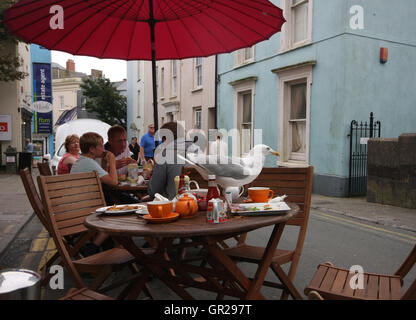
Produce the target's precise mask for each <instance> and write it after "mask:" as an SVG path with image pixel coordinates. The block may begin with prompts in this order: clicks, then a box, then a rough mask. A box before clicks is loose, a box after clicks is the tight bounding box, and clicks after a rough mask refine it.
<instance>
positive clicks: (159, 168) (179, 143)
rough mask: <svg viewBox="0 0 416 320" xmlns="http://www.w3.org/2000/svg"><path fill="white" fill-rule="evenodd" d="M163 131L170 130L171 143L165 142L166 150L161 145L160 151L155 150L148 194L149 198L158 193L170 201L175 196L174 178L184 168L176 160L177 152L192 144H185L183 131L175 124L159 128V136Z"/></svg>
mask: <svg viewBox="0 0 416 320" xmlns="http://www.w3.org/2000/svg"><path fill="white" fill-rule="evenodd" d="M163 129H165V130H170V132H171V133H172V134H171V135H170V136H171V138H173V141H167V143H166V144H167V146H166V148H165V147H164V145H162V146H161V148H162V149H161V150H158V149H156V153H155V166H154V168H153V174H152V177H151V178H150V181H149V185H148V192H149V195H150V196H151V197H154V195H155V194H156V193H159V194H161V195H162V196H164V197H166V198H168V199H169V200H172V199H173V198H174V197H175V196H176V189H175V181H174V178H175V176H179V175H181V174H182V168H183V166H184V163H183V161H178V159H177V153H178V150H182V151H185V149H186V148H187V147H189V144H192V142H186V143H185V129H184V128H183V127H182V126H181V125H180V124H178V123H177V122H167V123H165V124H164V125H163V126H162V127H161V128H160V130H161V135H164V133H163ZM165 141H166V137H165V136H162V142H163V143H165ZM169 152H171V153H172V156H169V155H168V153H169Z"/></svg>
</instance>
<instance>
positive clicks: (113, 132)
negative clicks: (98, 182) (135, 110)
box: [104, 126, 137, 175]
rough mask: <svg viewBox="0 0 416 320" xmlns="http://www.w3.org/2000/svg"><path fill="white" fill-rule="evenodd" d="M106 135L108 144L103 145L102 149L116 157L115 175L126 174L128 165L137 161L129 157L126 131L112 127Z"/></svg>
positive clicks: (118, 127)
mask: <svg viewBox="0 0 416 320" xmlns="http://www.w3.org/2000/svg"><path fill="white" fill-rule="evenodd" d="M107 135H108V142H107V143H106V144H105V145H104V148H105V150H107V151H110V152H112V153H113V154H114V156H115V157H116V168H117V174H118V175H121V174H127V166H128V165H129V164H130V163H137V161H136V160H134V159H132V158H131V156H130V155H131V152H130V149H129V147H128V145H127V132H126V130H125V129H124V128H123V127H122V126H112V127H111V128H110V129H109V130H108V132H107Z"/></svg>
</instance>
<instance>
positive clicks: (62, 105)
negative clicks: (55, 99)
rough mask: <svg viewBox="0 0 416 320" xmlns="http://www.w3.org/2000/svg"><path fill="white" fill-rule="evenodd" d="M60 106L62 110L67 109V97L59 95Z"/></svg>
mask: <svg viewBox="0 0 416 320" xmlns="http://www.w3.org/2000/svg"><path fill="white" fill-rule="evenodd" d="M59 107H60V108H61V110H63V109H65V98H64V96H59Z"/></svg>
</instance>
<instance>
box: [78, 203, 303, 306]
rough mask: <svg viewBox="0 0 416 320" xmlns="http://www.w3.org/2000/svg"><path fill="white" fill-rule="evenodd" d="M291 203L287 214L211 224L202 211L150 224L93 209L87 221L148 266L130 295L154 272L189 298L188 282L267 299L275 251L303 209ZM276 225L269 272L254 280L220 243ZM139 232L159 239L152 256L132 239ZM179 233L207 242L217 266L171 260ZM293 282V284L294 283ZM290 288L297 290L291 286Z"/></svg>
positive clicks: (267, 253)
mask: <svg viewBox="0 0 416 320" xmlns="http://www.w3.org/2000/svg"><path fill="white" fill-rule="evenodd" d="M288 205H289V207H290V208H291V210H290V211H287V212H285V213H284V214H282V215H270V216H259V217H238V216H237V217H231V218H230V219H229V220H228V221H227V222H223V223H219V224H214V223H207V222H206V214H205V212H198V214H197V216H196V217H195V218H191V219H178V220H176V221H174V222H169V223H165V224H152V223H148V222H147V221H146V220H144V219H142V218H139V217H138V216H136V215H127V216H103V215H101V216H97V215H96V214H92V215H90V216H88V217H87V219H86V220H85V222H84V224H85V226H86V227H87V228H89V229H93V230H97V231H101V232H105V233H107V234H110V235H112V236H113V237H114V239H115V240H116V241H117V242H119V243H120V244H121V245H123V247H125V248H126V249H127V250H128V251H129V252H130V253H131V254H132V255H134V256H135V257H136V258H137V259H138V261H139V263H140V264H142V265H143V266H144V271H143V276H142V277H141V278H140V280H139V281H138V282H137V283H136V285H135V286H133V287H136V288H135V289H134V290H133V291H132V292H133V293H131V294H130V296H129V297H130V298H135V297H137V295H138V293H139V292H140V291H141V290H142V289H143V286H144V284H145V283H146V279H147V278H148V276H149V275H150V274H154V275H155V276H157V277H158V278H159V279H160V280H162V281H163V282H164V283H165V284H166V285H167V286H169V287H170V288H171V289H172V290H173V291H175V292H176V293H177V294H178V295H179V296H181V297H182V298H183V299H192V298H193V297H192V296H191V295H190V294H189V293H188V292H187V291H186V290H185V287H196V288H200V289H204V290H209V291H214V292H217V293H220V294H225V295H230V296H235V297H239V298H242V299H264V297H263V295H262V294H261V293H260V289H261V286H262V283H263V281H264V277H265V274H266V272H267V269H268V268H269V266H270V263H271V258H272V253H273V252H274V251H275V249H276V248H277V245H278V242H279V240H280V237H281V235H282V233H283V230H284V226H285V223H286V221H288V220H289V219H291V218H292V217H294V216H295V215H296V214H297V213H298V211H299V206H298V205H296V204H292V203H288ZM271 225H274V229H273V232H272V233H271V235H270V238H269V241H268V243H267V244H265V245H267V246H266V248H265V253H264V257H265V258H264V261H263V262H262V264H261V265H260V266H259V270H258V272H257V273H259V272H260V274H262V275H263V274H264V277H263V276H262V277H257V278H256V279H253V280H250V279H249V278H248V277H247V276H246V275H244V273H243V272H242V271H241V270H240V269H239V268H238V266H237V265H236V264H235V263H234V261H232V260H231V259H230V258H229V257H228V256H227V255H226V254H225V253H224V252H223V249H222V248H221V246H219V245H218V244H219V243H220V242H221V241H223V240H224V239H228V238H231V237H235V236H238V235H241V234H243V233H246V232H249V231H253V230H256V229H259V228H262V227H266V226H271ZM136 236H139V237H151V238H154V239H157V241H156V243H157V248H156V250H155V252H154V253H153V254H150V255H149V254H146V253H145V252H144V251H143V249H141V248H138V247H137V246H136V245H135V243H134V242H133V240H132V237H136ZM178 238H179V239H188V241H189V240H191V241H192V242H193V243H195V245H202V246H203V247H204V249H205V252H206V257H207V261H209V263H210V265H211V268H206V267H202V266H195V265H191V264H187V263H184V262H182V261H176V260H170V259H166V255H165V253H166V252H169V251H170V250H173V249H176V248H175V246H174V245H173V241H174V240H175V239H178ZM214 266H215V267H214ZM169 270H174V271H175V273H174V274H176V275H178V276H173V275H172V273H169ZM194 274H200V275H201V276H202V278H203V279H206V281H205V282H202V283H201V282H200V281H194V280H193V277H192V275H194ZM223 281H224V282H223ZM227 281H228V282H227ZM229 281H235V282H237V283H238V284H239V286H237V287H233V288H230V287H229V286H227V285H225V284H226V283H229ZM288 281H290V280H288ZM290 287H292V284H291V283H290ZM289 290H291V289H290V288H289Z"/></svg>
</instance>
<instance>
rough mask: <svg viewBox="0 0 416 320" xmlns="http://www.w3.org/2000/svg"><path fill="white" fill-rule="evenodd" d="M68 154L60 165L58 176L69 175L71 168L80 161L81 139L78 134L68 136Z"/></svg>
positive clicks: (66, 140) (66, 146) (66, 143)
mask: <svg viewBox="0 0 416 320" xmlns="http://www.w3.org/2000/svg"><path fill="white" fill-rule="evenodd" d="M64 146H65V150H66V153H65V154H64V155H63V157H62V159H61V160H60V161H59V163H58V174H68V173H70V172H71V167H72V165H73V164H74V163H75V161H77V160H78V159H79V137H78V136H77V135H76V134H72V135H70V136H67V137H66V139H65V144H64Z"/></svg>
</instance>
